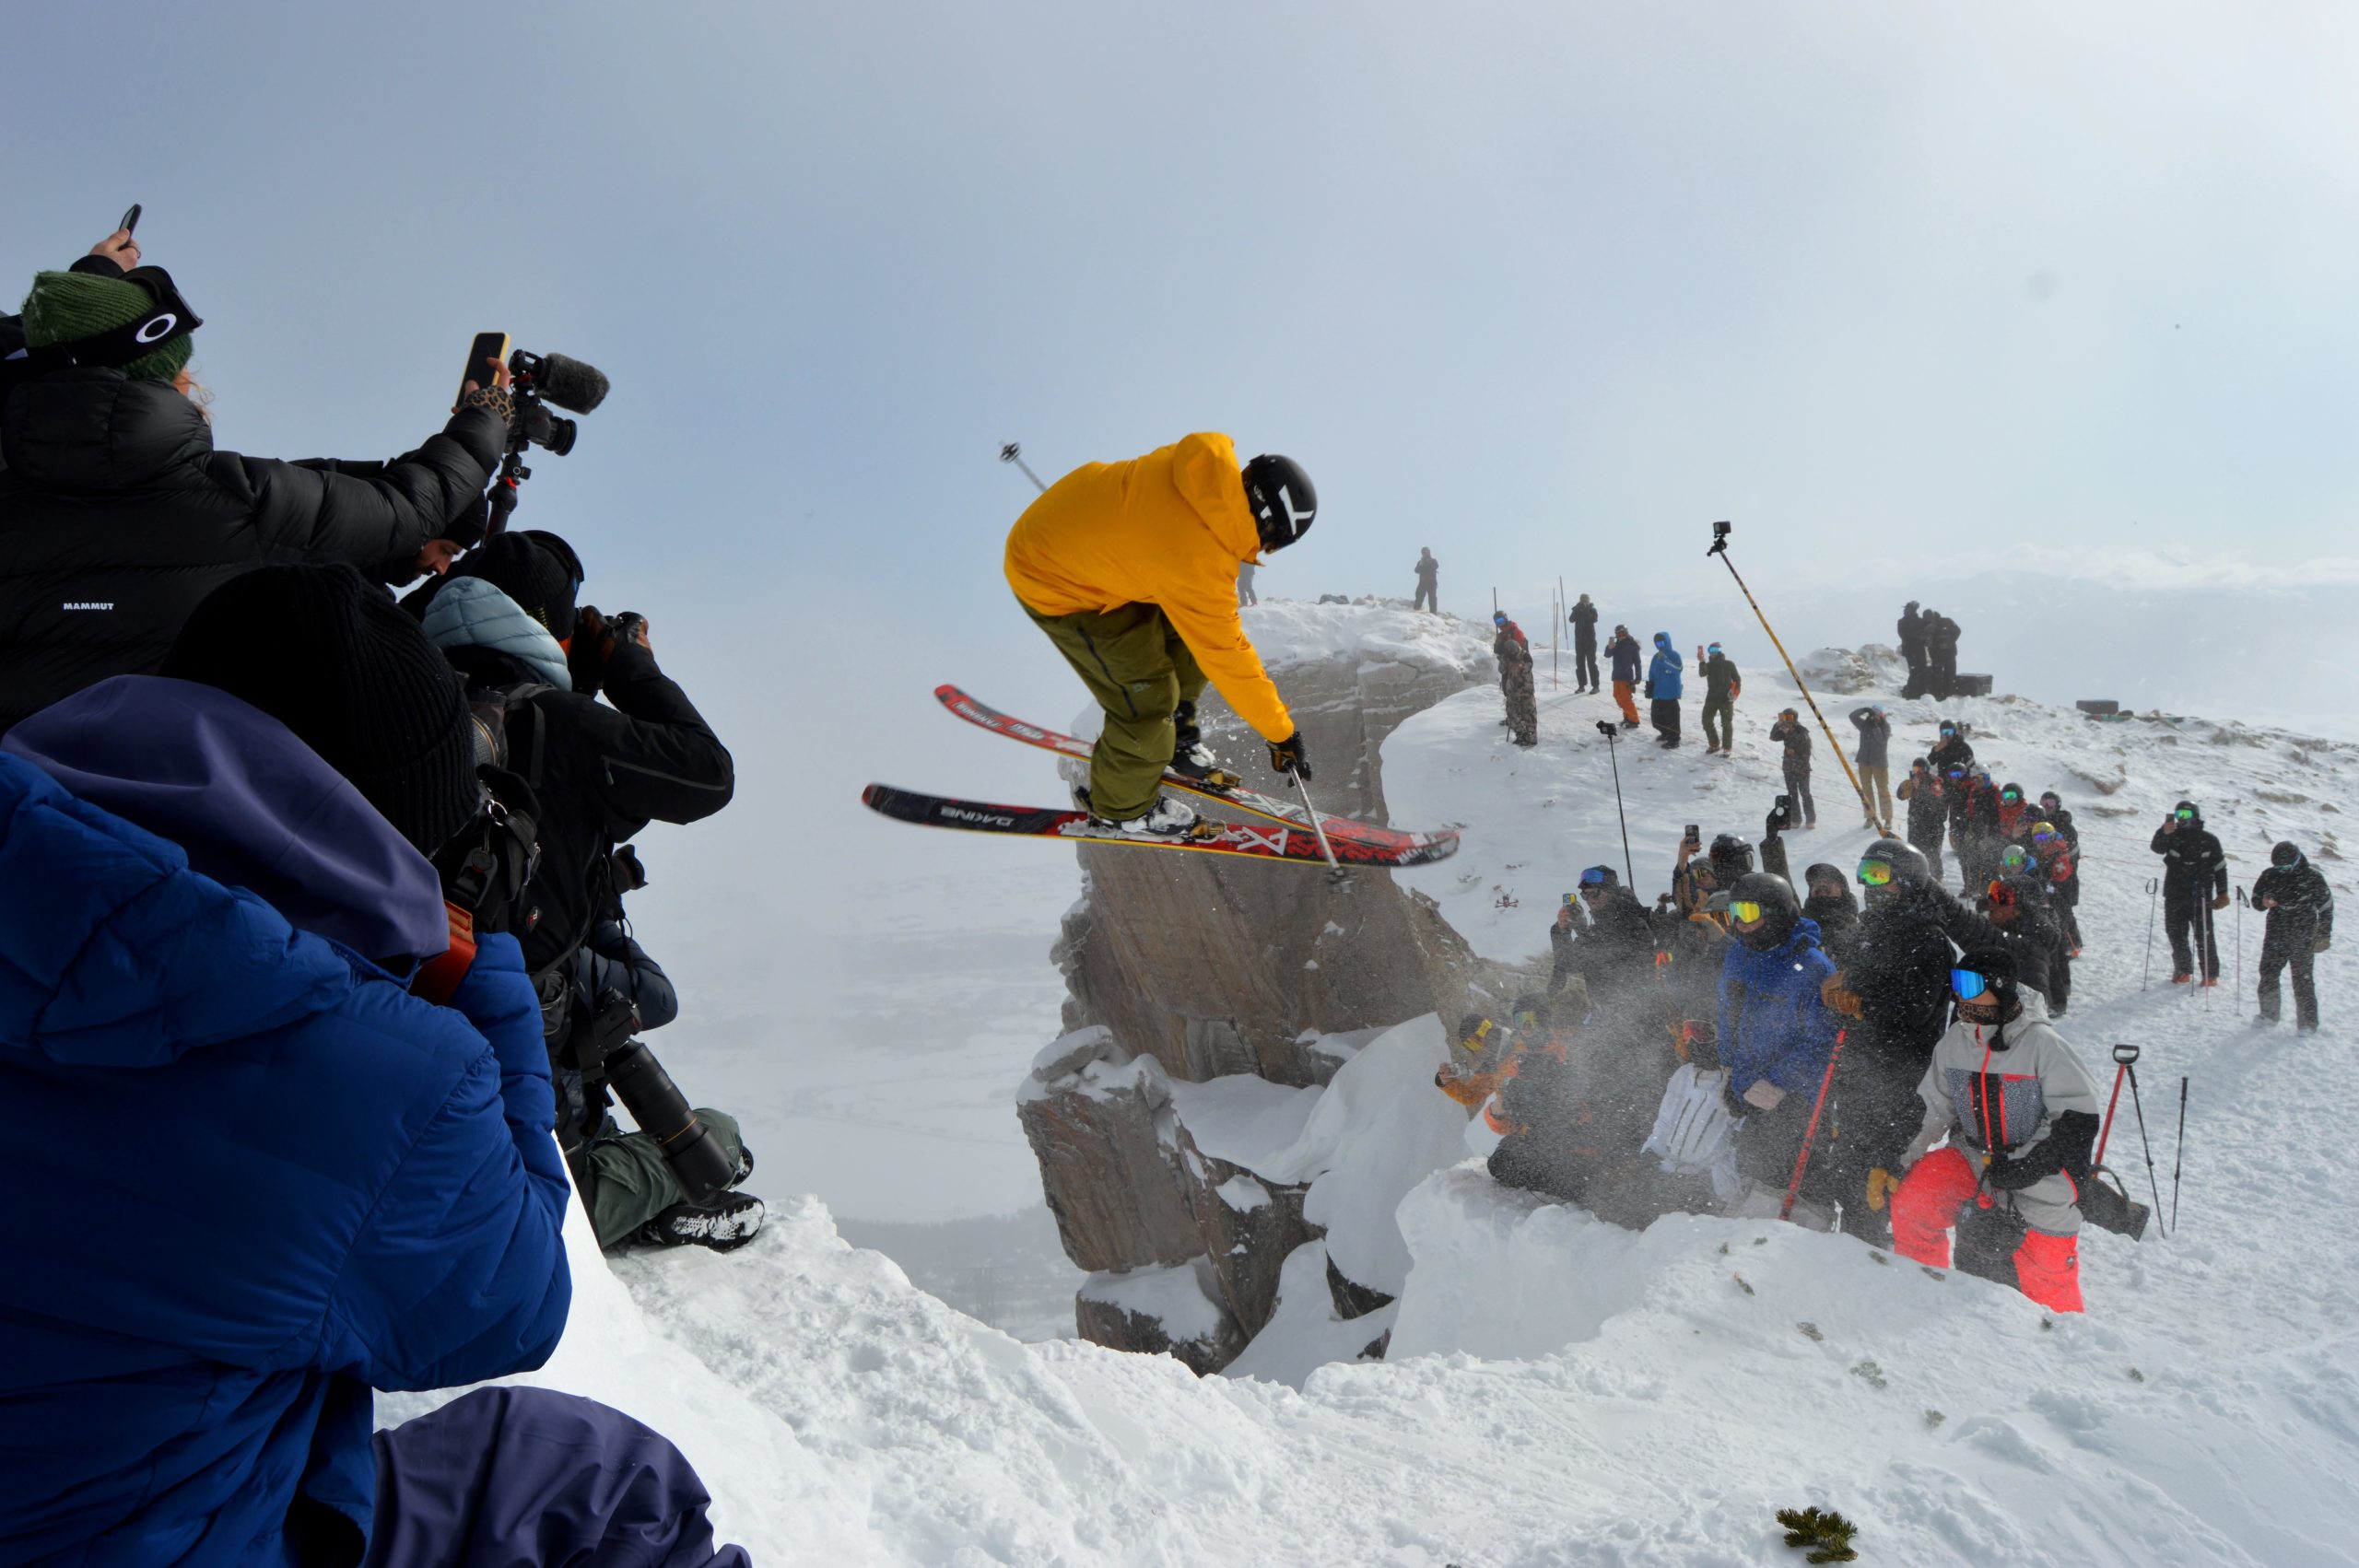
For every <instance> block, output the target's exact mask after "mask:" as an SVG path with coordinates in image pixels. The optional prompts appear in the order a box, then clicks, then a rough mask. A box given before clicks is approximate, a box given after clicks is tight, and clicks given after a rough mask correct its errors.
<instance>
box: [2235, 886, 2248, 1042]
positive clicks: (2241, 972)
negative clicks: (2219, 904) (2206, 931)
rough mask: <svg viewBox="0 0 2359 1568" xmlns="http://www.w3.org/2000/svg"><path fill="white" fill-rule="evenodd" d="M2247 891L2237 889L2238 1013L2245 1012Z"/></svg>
mask: <svg viewBox="0 0 2359 1568" xmlns="http://www.w3.org/2000/svg"><path fill="white" fill-rule="evenodd" d="M2247 907H2248V905H2247V900H2246V898H2245V890H2244V889H2243V888H2241V887H2240V888H2238V889H2236V1012H2237V1013H2238V1014H2239V1015H2241V1014H2242V1013H2243V1012H2244V1010H2245V909H2246V908H2247Z"/></svg>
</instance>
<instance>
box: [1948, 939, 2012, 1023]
mask: <svg viewBox="0 0 2359 1568" xmlns="http://www.w3.org/2000/svg"><path fill="white" fill-rule="evenodd" d="M1963 977H1979V978H1980V979H1981V981H1982V984H1981V985H1980V987H1978V988H1975V989H1973V993H1972V995H1968V994H1966V991H1967V989H1968V986H1967V983H1966V982H1965V981H1964V979H1963ZM1985 991H1988V992H1989V994H1990V995H1991V996H1992V997H1994V998H1996V999H1997V1000H1998V1002H1999V1005H2000V1007H2001V1009H2004V1008H2006V1007H2007V1005H2008V1004H2009V1003H2011V1002H2013V1000H2015V955H2014V954H2012V953H2010V952H2008V951H2007V950H2006V949H2005V948H2003V947H1978V948H1976V949H1975V950H1974V951H1973V952H1971V953H1968V954H1963V955H1962V956H1961V957H1960V958H1959V959H1958V961H1957V962H1956V963H1955V964H1954V965H1950V994H1951V995H1952V996H1953V997H1955V998H1956V999H1957V1000H1960V1001H1972V1000H1974V999H1975V997H1977V996H1980V995H1981V994H1983V992H1985Z"/></svg>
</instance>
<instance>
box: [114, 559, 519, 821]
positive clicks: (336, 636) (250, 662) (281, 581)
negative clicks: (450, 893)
mask: <svg viewBox="0 0 2359 1568" xmlns="http://www.w3.org/2000/svg"><path fill="white" fill-rule="evenodd" d="M160 673H163V674H166V675H169V676H171V677H173V678H174V679H176V680H182V681H196V682H200V683H202V684H203V685H208V686H217V687H219V688H220V689H221V690H223V691H225V692H228V693H229V695H230V696H234V697H237V698H239V699H240V700H241V701H244V702H248V703H252V705H253V706H254V707H256V708H261V709H262V710H263V711H264V713H267V714H269V715H270V716H271V717H272V718H274V719H276V720H278V721H279V722H280V723H282V724H284V725H286V726H287V727H288V729H289V730H292V731H294V732H295V735H296V738H297V739H298V740H300V741H301V742H302V743H304V744H305V745H308V746H310V747H311V749H312V750H313V751H315V752H317V753H318V754H319V755H320V759H321V760H322V761H323V762H325V763H326V764H327V765H328V766H330V767H333V768H334V769H335V770H336V771H337V772H338V773H341V774H342V775H344V777H345V778H347V779H349V780H350V781H351V783H352V786H353V787H354V788H355V789H357V790H359V791H360V793H361V795H362V796H363V798H365V799H366V800H367V801H368V802H369V803H370V805H372V806H375V807H376V808H377V809H378V811H380V812H381V813H384V817H385V820H386V821H387V822H390V823H392V824H393V827H394V828H395V830H397V831H398V832H399V833H400V834H401V836H402V837H405V838H406V839H408V840H409V841H410V843H412V844H413V845H415V846H417V849H418V852H419V853H421V854H427V855H431V854H432V853H433V852H434V851H435V850H437V849H439V848H441V847H442V845H443V844H444V843H445V842H447V841H448V840H449V839H450V838H451V837H452V836H453V835H455V834H456V833H457V832H458V831H459V830H460V829H461V828H463V827H464V826H466V825H467V823H468V822H469V821H470V820H471V819H472V818H473V817H474V816H475V806H476V802H477V800H478V799H479V791H478V787H477V785H476V782H475V731H474V728H473V726H472V724H471V723H470V722H469V720H468V718H467V705H466V700H465V698H464V696H462V695H461V693H460V689H459V679H458V676H457V674H456V673H454V672H453V671H452V668H451V666H450V664H449V662H448V661H445V660H444V659H443V657H442V653H441V650H440V649H437V648H436V647H435V646H434V645H433V644H432V643H430V642H428V641H427V639H426V634H425V633H424V632H423V631H421V630H420V629H419V628H418V625H417V622H416V621H414V620H412V619H411V618H410V617H409V616H407V615H405V614H403V613H402V612H401V610H400V609H399V608H398V607H396V606H395V605H394V603H393V601H392V600H391V599H388V598H387V597H385V595H384V593H383V592H381V591H379V590H378V589H375V588H372V587H371V586H370V584H369V583H368V582H367V581H365V580H364V579H362V578H361V576H360V574H359V573H358V572H357V571H355V570H353V569H352V568H350V567H346V566H299V567H264V568H261V569H260V570H257V571H251V572H247V573H245V574H244V575H242V576H241V577H238V578H234V579H231V580H230V581H229V582H227V583H225V584H223V585H222V586H221V587H219V588H217V589H216V590H214V591H213V592H212V593H210V594H208V595H207V596H206V597H205V602H204V603H201V604H199V605H198V606H197V607H196V609H195V611H194V613H193V614H191V615H190V616H189V618H188V624H187V625H186V626H182V628H181V635H180V639H179V640H178V641H177V642H175V643H174V644H173V645H172V650H171V652H170V653H169V654H167V655H165V657H164V666H163V669H162V671H161V672H160Z"/></svg>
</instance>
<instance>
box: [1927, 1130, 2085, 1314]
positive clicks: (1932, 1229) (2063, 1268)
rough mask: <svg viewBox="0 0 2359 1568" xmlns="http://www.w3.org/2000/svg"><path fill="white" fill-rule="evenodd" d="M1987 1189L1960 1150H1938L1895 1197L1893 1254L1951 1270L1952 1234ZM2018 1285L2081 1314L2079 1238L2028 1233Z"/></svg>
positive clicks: (2018, 1260) (2052, 1305)
mask: <svg viewBox="0 0 2359 1568" xmlns="http://www.w3.org/2000/svg"><path fill="white" fill-rule="evenodd" d="M1981 1188H1982V1176H1981V1173H1980V1172H1978V1171H1977V1170H1976V1169H1975V1168H1974V1162H1973V1161H1971V1160H1969V1159H1967V1158H1966V1155H1965V1154H1964V1153H1961V1152H1959V1151H1958V1150H1955V1149H1936V1150H1934V1151H1933V1152H1932V1153H1930V1154H1928V1155H1926V1156H1925V1157H1924V1158H1923V1159H1921V1160H1919V1161H1918V1162H1917V1164H1915V1165H1914V1166H1912V1167H1910V1169H1909V1172H1908V1175H1907V1176H1905V1177H1903V1178H1902V1180H1901V1183H1900V1190H1898V1191H1897V1192H1895V1193H1894V1194H1893V1195H1892V1247H1893V1250H1894V1251H1895V1252H1897V1253H1899V1254H1900V1255H1901V1256H1902V1257H1903V1258H1914V1259H1915V1260H1916V1261H1917V1262H1919V1263H1930V1264H1931V1265H1932V1266H1933V1267H1934V1268H1936V1269H1946V1268H1948V1267H1949V1266H1950V1229H1951V1227H1952V1226H1954V1225H1955V1224H1956V1223H1957V1219H1958V1216H1959V1215H1960V1214H1961V1213H1963V1212H1965V1211H1966V1205H1967V1204H1969V1203H1971V1202H1973V1201H1974V1200H1975V1198H1976V1195H1977V1194H1978V1193H1979V1192H1980V1191H1981ZM2015 1283H2016V1285H2017V1287H2018V1288H2020V1289H2021V1290H2022V1291H2023V1293H2024V1294H2025V1295H2027V1296H2029V1297H2031V1299H2032V1300H2034V1301H2036V1302H2037V1303H2039V1305H2042V1306H2044V1307H2046V1308H2048V1310H2049V1311H2050V1312H2079V1311H2081V1310H2082V1306H2081V1249H2080V1244H2079V1239H2078V1238H2077V1237H2074V1236H2060V1235H2048V1233H2047V1232H2046V1231H2036V1230H2027V1231H2025V1233H2024V1240H2023V1245H2022V1246H2019V1247H2017V1248H2015Z"/></svg>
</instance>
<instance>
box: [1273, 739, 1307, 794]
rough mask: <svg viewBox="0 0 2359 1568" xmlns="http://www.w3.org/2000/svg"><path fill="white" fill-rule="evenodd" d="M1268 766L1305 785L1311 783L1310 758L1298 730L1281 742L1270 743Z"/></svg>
mask: <svg viewBox="0 0 2359 1568" xmlns="http://www.w3.org/2000/svg"><path fill="white" fill-rule="evenodd" d="M1270 766H1271V767H1272V768H1273V769H1274V770H1275V771H1277V772H1279V773H1291V774H1293V775H1294V776H1295V777H1296V778H1299V779H1301V780H1302V781H1303V782H1304V783H1306V784H1308V783H1310V782H1311V781H1312V780H1311V776H1310V757H1309V753H1308V752H1307V751H1306V750H1305V748H1304V742H1303V738H1302V731H1300V730H1297V731H1295V732H1294V733H1293V734H1291V735H1288V736H1287V737H1286V738H1285V740H1283V741H1272V742H1271V743H1270Z"/></svg>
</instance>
